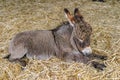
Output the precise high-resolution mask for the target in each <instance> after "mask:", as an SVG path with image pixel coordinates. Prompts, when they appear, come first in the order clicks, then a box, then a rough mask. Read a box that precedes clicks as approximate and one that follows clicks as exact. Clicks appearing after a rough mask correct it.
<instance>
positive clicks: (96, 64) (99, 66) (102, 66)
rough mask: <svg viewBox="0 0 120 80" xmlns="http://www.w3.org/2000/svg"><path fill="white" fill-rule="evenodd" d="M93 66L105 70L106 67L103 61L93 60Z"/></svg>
mask: <svg viewBox="0 0 120 80" xmlns="http://www.w3.org/2000/svg"><path fill="white" fill-rule="evenodd" d="M92 66H93V67H94V68H96V69H98V70H102V71H103V70H104V68H105V67H106V66H105V65H104V64H102V63H98V62H95V61H93V62H92Z"/></svg>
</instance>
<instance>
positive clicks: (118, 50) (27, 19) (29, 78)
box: [0, 0, 120, 80]
mask: <svg viewBox="0 0 120 80" xmlns="http://www.w3.org/2000/svg"><path fill="white" fill-rule="evenodd" d="M75 7H78V8H79V10H80V13H81V14H82V15H83V16H84V19H85V21H87V22H88V23H89V24H91V26H92V28H93V33H92V38H91V47H92V49H93V51H94V52H96V53H98V54H103V55H107V56H108V59H107V60H105V61H102V62H103V63H105V64H106V66H107V68H105V70H104V71H98V70H96V69H94V68H93V67H91V66H90V65H85V64H83V63H77V62H72V63H69V62H64V61H62V60H60V59H57V58H55V57H53V58H51V59H49V60H44V61H42V60H32V59H31V60H29V61H28V65H27V66H26V67H22V66H21V65H19V64H18V63H11V62H9V61H8V60H5V59H3V58H2V57H4V56H5V55H7V54H8V43H9V41H10V40H11V38H12V37H13V36H14V35H15V34H17V33H19V32H23V31H27V30H46V29H47V30H49V29H53V28H55V27H56V26H58V25H59V24H60V23H61V22H63V21H65V20H67V19H66V18H65V16H64V12H63V9H64V8H68V9H69V10H70V11H71V12H73V10H74V8H75ZM100 62H101V61H100ZM0 80H120V1H119V0H106V2H105V3H100V2H92V1H91V0H57V1H56V0H0Z"/></svg>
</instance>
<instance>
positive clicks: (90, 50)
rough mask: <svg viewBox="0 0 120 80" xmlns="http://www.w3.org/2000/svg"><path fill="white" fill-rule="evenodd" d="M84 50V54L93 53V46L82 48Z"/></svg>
mask: <svg viewBox="0 0 120 80" xmlns="http://www.w3.org/2000/svg"><path fill="white" fill-rule="evenodd" d="M82 52H83V54H84V55H89V54H91V53H92V49H91V47H86V48H84V49H83V50H82Z"/></svg>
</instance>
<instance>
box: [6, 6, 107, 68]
mask: <svg viewBox="0 0 120 80" xmlns="http://www.w3.org/2000/svg"><path fill="white" fill-rule="evenodd" d="M64 12H65V15H66V17H67V19H68V21H67V22H64V23H63V24H61V25H60V26H58V27H57V28H55V29H52V30H36V31H26V32H22V33H18V34H17V35H16V36H15V37H14V38H13V39H12V40H11V41H10V44H9V55H8V56H6V57H5V58H8V59H9V60H10V61H20V62H21V59H22V58H23V57H24V56H26V57H27V58H35V59H41V60H45V59H49V58H51V57H52V56H56V57H58V58H60V59H62V60H65V61H69V62H70V61H77V62H83V63H88V62H91V63H92V66H94V67H95V68H97V69H100V70H103V68H104V67H106V66H105V65H104V64H100V63H98V62H95V61H91V59H92V58H93V57H94V58H100V59H104V58H105V57H104V56H100V55H95V54H92V49H91V48H90V36H91V33H92V28H91V26H90V25H89V24H88V23H86V22H85V21H84V19H83V16H82V15H81V14H80V13H79V10H78V8H75V10H74V16H72V15H71V14H70V12H69V11H68V10H67V9H66V8H65V9H64Z"/></svg>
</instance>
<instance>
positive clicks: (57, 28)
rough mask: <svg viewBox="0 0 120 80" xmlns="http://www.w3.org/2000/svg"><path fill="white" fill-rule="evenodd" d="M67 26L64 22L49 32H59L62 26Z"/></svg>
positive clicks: (66, 22)
mask: <svg viewBox="0 0 120 80" xmlns="http://www.w3.org/2000/svg"><path fill="white" fill-rule="evenodd" d="M68 24H69V22H68V21H64V22H62V23H61V24H60V25H58V26H57V27H56V28H54V29H51V31H53V32H55V31H57V30H59V29H60V28H61V27H62V26H63V25H68Z"/></svg>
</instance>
